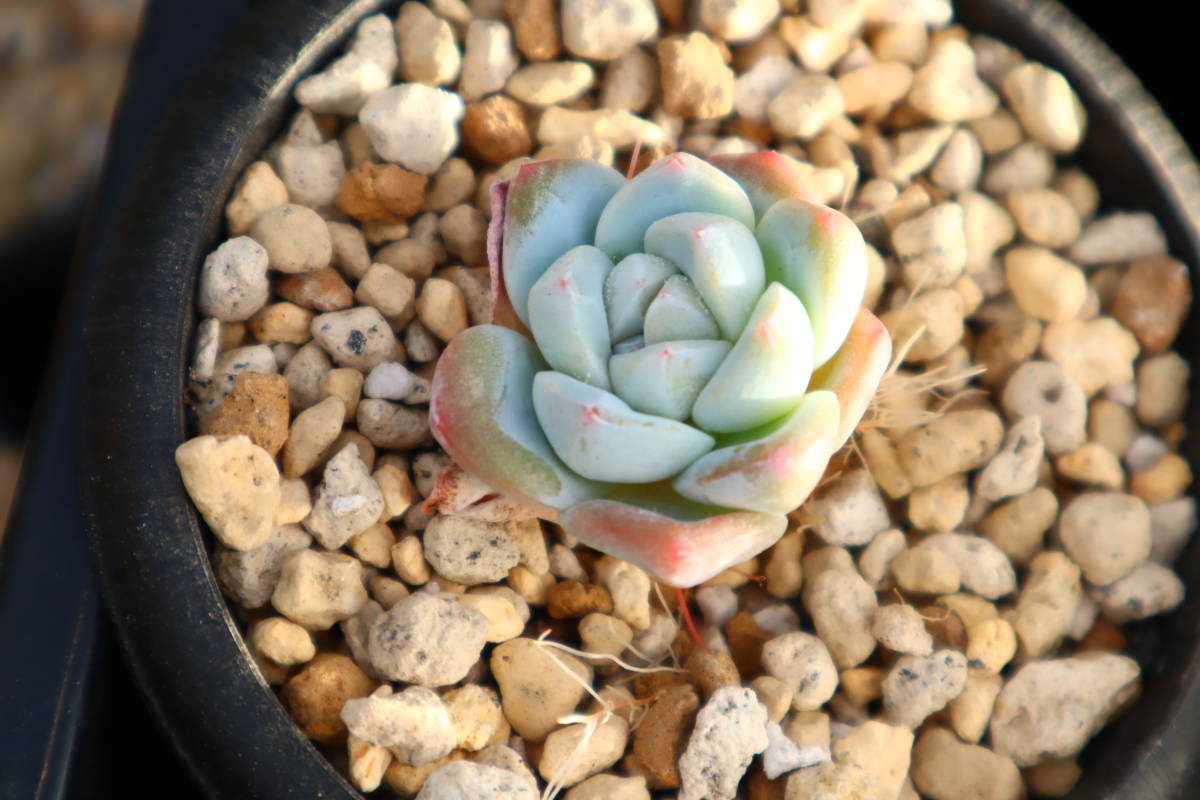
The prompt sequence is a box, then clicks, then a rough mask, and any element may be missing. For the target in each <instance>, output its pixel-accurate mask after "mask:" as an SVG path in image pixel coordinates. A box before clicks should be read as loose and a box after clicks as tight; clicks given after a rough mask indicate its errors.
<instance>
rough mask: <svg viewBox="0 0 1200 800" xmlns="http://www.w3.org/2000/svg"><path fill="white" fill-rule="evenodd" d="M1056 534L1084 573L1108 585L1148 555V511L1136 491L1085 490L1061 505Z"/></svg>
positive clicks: (1103, 584) (1090, 578) (1088, 578)
mask: <svg viewBox="0 0 1200 800" xmlns="http://www.w3.org/2000/svg"><path fill="white" fill-rule="evenodd" d="M1168 458H1170V456H1168ZM1174 458H1179V457H1178V456H1174ZM1179 460H1180V461H1182V459H1179ZM1183 466H1184V468H1186V462H1184V465H1183ZM1137 477H1138V476H1136V475H1135V476H1134V477H1133V479H1131V481H1130V483H1131V484H1133V482H1134V481H1136V480H1137ZM1058 535H1059V539H1061V541H1062V545H1063V548H1064V549H1065V550H1066V551H1067V555H1069V556H1070V557H1071V560H1072V561H1074V562H1075V563H1076V564H1078V565H1079V567H1080V569H1082V570H1083V574H1084V577H1085V578H1087V580H1088V581H1089V582H1090V583H1092V584H1095V585H1096V586H1107V585H1108V584H1110V583H1112V582H1114V581H1117V580H1120V579H1121V578H1123V577H1125V576H1126V575H1128V574H1129V573H1130V572H1132V571H1133V569H1134V568H1135V567H1137V566H1138V565H1139V564H1141V563H1142V562H1143V561H1145V560H1146V558H1147V557H1148V556H1149V555H1150V543H1151V539H1150V513H1149V511H1148V509H1147V508H1146V504H1145V502H1144V501H1143V500H1141V499H1139V497H1138V496H1135V495H1130V494H1121V493H1118V492H1085V493H1083V494H1079V495H1076V496H1075V497H1074V498H1073V499H1072V500H1071V501H1070V502H1069V503H1067V504H1066V506H1065V507H1064V508H1063V511H1062V514H1061V516H1060V517H1059V521H1058Z"/></svg>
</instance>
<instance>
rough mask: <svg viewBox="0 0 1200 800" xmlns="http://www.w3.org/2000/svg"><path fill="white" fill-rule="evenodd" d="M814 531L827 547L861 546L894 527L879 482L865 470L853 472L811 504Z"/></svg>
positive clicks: (840, 477) (841, 478)
mask: <svg viewBox="0 0 1200 800" xmlns="http://www.w3.org/2000/svg"><path fill="white" fill-rule="evenodd" d="M808 513H809V514H810V515H811V516H812V518H813V532H814V533H816V534H817V536H820V537H821V539H822V540H824V542H825V543H826V544H831V545H839V546H845V547H857V546H859V545H864V544H868V543H869V542H870V541H871V540H872V539H874V538H875V535H876V534H878V533H880V532H881V531H884V530H887V529H888V528H889V527H890V526H891V517H890V516H889V515H888V510H887V506H886V505H884V502H883V496H882V495H881V494H880V493H879V487H878V485H877V484H876V483H875V479H874V478H872V477H871V474H870V473H869V472H867V471H866V470H865V469H856V470H850V471H849V472H846V473H844V474H843V475H841V476H839V477H838V478H837V479H836V480H834V481H833V482H832V483H831V484H830V485H829V486H828V487H826V488H824V489H823V490H822V491H821V493H820V495H819V496H817V497H816V498H814V499H812V500H810V501H809V502H808Z"/></svg>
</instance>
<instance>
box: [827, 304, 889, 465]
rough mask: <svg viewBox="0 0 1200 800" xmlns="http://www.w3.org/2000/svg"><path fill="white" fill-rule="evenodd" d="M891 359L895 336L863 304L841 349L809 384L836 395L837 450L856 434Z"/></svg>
mask: <svg viewBox="0 0 1200 800" xmlns="http://www.w3.org/2000/svg"><path fill="white" fill-rule="evenodd" d="M891 360H892V337H891V336H890V335H889V334H888V331H887V328H885V327H884V326H883V323H882V322H880V321H879V318H878V317H876V316H875V315H874V314H872V313H871V312H870V311H869V310H867V308H865V307H860V308H859V310H858V316H856V317H855V318H854V324H853V325H851V326H850V332H849V333H848V334H846V341H844V342H843V343H842V347H841V349H840V350H838V351H837V353H835V354H834V356H833V358H831V359H829V360H828V361H826V362H825V365H824V366H823V367H821V368H820V369H819V370H817V371H816V372H814V373H813V376H812V381H811V382H810V383H809V389H810V390H814V391H815V390H817V389H828V390H829V391H831V392H834V393H835V394H837V398H838V405H839V406H840V408H841V419H840V420H839V422H838V434H837V443H836V447H835V449H837V448H840V447H841V446H842V445H844V444H845V443H846V440H847V439H849V438H850V434H852V433H854V429H855V428H856V427H857V426H858V422H859V420H861V419H862V415H863V413H864V412H866V410H867V406H869V405H870V404H871V398H872V397H874V396H875V392H876V391H877V390H878V389H879V381H880V380H881V379H882V378H883V373H884V372H886V371H887V368H888V364H889V363H891Z"/></svg>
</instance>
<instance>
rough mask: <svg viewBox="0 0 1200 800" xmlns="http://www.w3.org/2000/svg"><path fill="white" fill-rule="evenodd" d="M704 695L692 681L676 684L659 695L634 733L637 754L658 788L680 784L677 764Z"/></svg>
mask: <svg viewBox="0 0 1200 800" xmlns="http://www.w3.org/2000/svg"><path fill="white" fill-rule="evenodd" d="M699 707H700V697H699V695H698V694H697V693H696V690H695V689H694V688H693V687H692V686H691V685H688V684H684V685H682V686H672V687H670V688H668V689H665V690H663V691H662V692H661V693H659V694H658V696H657V698H656V699H655V700H654V702H653V703H652V704H651V705H650V708H649V709H648V710H647V711H646V715H645V716H644V717H642V721H641V723H640V724H639V725H638V727H637V729H636V731H635V732H634V736H633V754H634V755H635V756H637V758H638V761H640V762H641V766H642V768H643V769H644V770H645V774H646V782H647V783H648V784H649V785H650V786H651V787H652V788H654V789H675V788H678V786H679V771H678V768H677V767H676V764H677V763H678V760H679V755H680V754H681V753H682V751H683V748H684V745H685V744H686V742H687V736H688V733H689V732H690V730H691V728H692V722H693V720H694V719H695V716H696V711H697V709H699Z"/></svg>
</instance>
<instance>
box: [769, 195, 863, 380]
mask: <svg viewBox="0 0 1200 800" xmlns="http://www.w3.org/2000/svg"><path fill="white" fill-rule="evenodd" d="M755 233H756V235H757V236H758V243H759V245H760V246H761V247H762V255H763V262H764V264H765V265H766V270H767V280H768V281H779V282H780V283H782V284H783V285H784V286H786V287H788V288H789V289H791V290H792V291H793V292H795V293H796V296H797V297H799V298H800V301H801V302H802V303H804V307H805V308H806V309H808V316H809V318H810V319H811V320H812V327H813V348H814V350H813V357H814V358H813V364H814V366H820V365H821V364H824V363H825V362H826V361H828V360H829V359H830V358H831V357H832V356H833V354H834V353H835V352H837V350H838V348H839V347H841V346H842V340H843V339H845V338H846V332H847V331H849V330H850V325H851V323H853V322H854V317H855V315H856V314H857V313H858V308H859V306H860V305H862V299H863V292H864V291H866V288H867V246H866V243H865V242H863V237H862V234H861V233H860V232H859V230H858V227H857V226H856V225H855V224H854V223H853V222H851V221H850V219H849V218H848V217H846V216H845V215H844V214H842V213H840V212H838V211H834V210H833V209H832V208H827V207H826V206H822V205H819V204H817V203H809V202H806V201H804V200H780V201H779V202H778V203H776V204H775V205H773V206H771V208H770V209H769V210H768V211H767V213H766V214H765V215H763V218H762V221H761V222H759V223H758V229H757V230H756V231H755Z"/></svg>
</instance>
